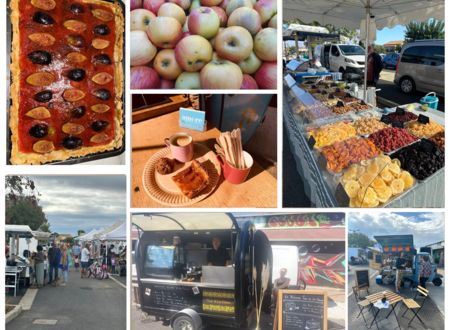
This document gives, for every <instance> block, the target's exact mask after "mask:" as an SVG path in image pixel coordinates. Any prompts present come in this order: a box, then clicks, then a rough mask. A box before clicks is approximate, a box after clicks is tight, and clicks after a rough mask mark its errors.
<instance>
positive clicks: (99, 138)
mask: <svg viewBox="0 0 450 330" xmlns="http://www.w3.org/2000/svg"><path fill="white" fill-rule="evenodd" d="M109 139H110V137H109V135H108V134H106V133H98V134H95V135H94V136H92V137H91V142H93V143H105V142H107V141H108V140H109Z"/></svg>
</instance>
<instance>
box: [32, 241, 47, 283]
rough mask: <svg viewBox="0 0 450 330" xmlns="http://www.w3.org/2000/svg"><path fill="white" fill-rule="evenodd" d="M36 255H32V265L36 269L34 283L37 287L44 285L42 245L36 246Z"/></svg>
mask: <svg viewBox="0 0 450 330" xmlns="http://www.w3.org/2000/svg"><path fill="white" fill-rule="evenodd" d="M36 250H37V252H36V255H35V257H34V265H35V269H36V285H37V287H38V288H42V287H43V286H44V275H45V274H44V268H45V254H44V249H43V248H42V245H38V246H37V247H36Z"/></svg>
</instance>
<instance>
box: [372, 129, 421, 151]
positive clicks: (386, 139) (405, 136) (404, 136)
mask: <svg viewBox="0 0 450 330" xmlns="http://www.w3.org/2000/svg"><path fill="white" fill-rule="evenodd" d="M369 139H370V140H372V141H373V142H374V143H375V145H376V146H377V147H378V148H380V149H381V150H383V152H392V151H394V150H397V149H399V148H402V147H404V146H406V145H408V144H411V143H413V142H414V141H416V140H417V138H416V137H415V136H413V135H411V134H410V133H408V131H407V130H406V129H404V128H397V127H387V128H384V129H382V130H380V131H377V132H375V133H372V134H371V135H370V136H369Z"/></svg>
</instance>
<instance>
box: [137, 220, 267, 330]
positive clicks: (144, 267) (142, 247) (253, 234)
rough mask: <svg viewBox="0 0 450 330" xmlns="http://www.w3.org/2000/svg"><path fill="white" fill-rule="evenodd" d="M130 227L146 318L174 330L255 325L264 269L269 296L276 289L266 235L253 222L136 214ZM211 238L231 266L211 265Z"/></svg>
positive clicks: (140, 302)
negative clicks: (218, 243) (133, 231)
mask: <svg viewBox="0 0 450 330" xmlns="http://www.w3.org/2000/svg"><path fill="white" fill-rule="evenodd" d="M132 223H133V225H134V226H136V227H137V228H138V231H139V238H138V241H137V243H136V246H135V260H136V272H137V283H138V299H139V304H140V306H141V309H142V311H143V312H146V313H148V314H149V315H154V316H157V317H159V318H160V319H161V320H163V321H165V324H170V325H171V326H172V328H173V329H176V330H180V329H193V330H196V329H200V328H201V327H202V326H227V327H234V328H245V327H247V326H249V325H250V324H252V322H253V319H254V317H255V288H256V289H257V290H256V292H260V289H261V279H262V271H263V269H265V271H266V272H265V274H264V275H265V277H264V278H268V283H269V284H268V289H267V290H266V292H265V295H266V296H269V297H270V292H271V283H272V280H271V274H272V249H271V246H270V243H269V240H268V239H267V237H266V235H265V234H264V233H263V232H262V231H259V230H256V229H255V227H254V225H253V224H252V223H251V222H246V223H244V224H243V225H242V226H239V225H238V223H237V221H236V219H235V217H234V216H233V215H232V214H229V213H164V214H157V213H146V214H133V215H132ZM213 238H216V239H217V238H218V239H219V240H220V241H221V246H222V247H223V248H225V249H226V251H227V252H228V255H229V256H230V258H231V260H230V262H229V265H228V266H225V265H222V266H211V265H208V262H207V255H208V251H210V250H211V245H210V244H211V241H212V239H213ZM255 278H256V280H255ZM258 295H259V293H258Z"/></svg>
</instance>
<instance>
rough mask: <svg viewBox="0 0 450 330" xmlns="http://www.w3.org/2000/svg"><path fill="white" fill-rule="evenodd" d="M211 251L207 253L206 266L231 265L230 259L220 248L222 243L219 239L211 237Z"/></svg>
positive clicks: (223, 249) (226, 252) (222, 248)
mask: <svg viewBox="0 0 450 330" xmlns="http://www.w3.org/2000/svg"><path fill="white" fill-rule="evenodd" d="M211 244H212V249H211V250H209V251H208V255H207V261H208V266H228V265H230V264H231V257H230V254H229V253H228V251H227V250H226V249H225V248H224V247H223V246H222V241H221V239H220V238H219V237H217V236H216V237H213V239H212V241H211Z"/></svg>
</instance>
